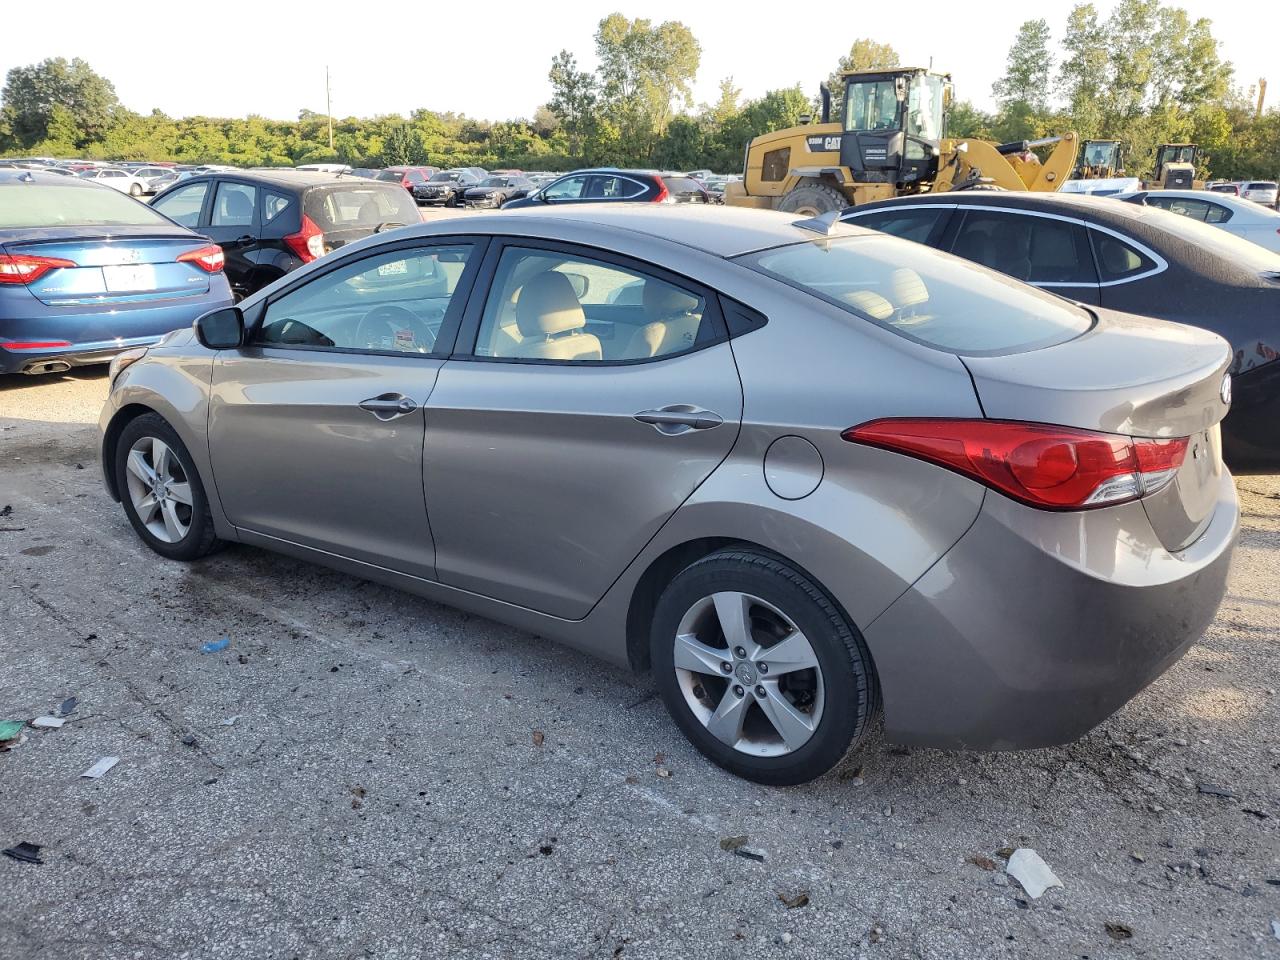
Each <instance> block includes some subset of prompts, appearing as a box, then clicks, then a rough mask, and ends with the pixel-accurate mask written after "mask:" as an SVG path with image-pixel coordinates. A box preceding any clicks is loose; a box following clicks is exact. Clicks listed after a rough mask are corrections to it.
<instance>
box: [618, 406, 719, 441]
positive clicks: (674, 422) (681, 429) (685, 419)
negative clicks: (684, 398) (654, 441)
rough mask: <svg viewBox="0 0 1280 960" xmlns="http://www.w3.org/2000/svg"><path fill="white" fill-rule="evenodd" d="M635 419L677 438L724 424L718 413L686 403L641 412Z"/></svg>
mask: <svg viewBox="0 0 1280 960" xmlns="http://www.w3.org/2000/svg"><path fill="white" fill-rule="evenodd" d="M635 418H636V419H637V420H639V421H640V422H641V423H648V424H652V425H653V426H654V428H655V429H656V430H657V431H658V432H659V433H663V434H666V435H667V436H677V435H678V434H681V433H688V432H689V431H690V430H710V429H711V428H712V427H718V426H720V424H722V423H724V418H723V417H721V416H720V415H719V414H718V413H712V412H711V411H710V410H703V409H701V408H700V407H694V406H691V405H690V404H687V403H673V404H671V405H670V406H666V407H659V408H658V409H657V410H641V411H640V412H639V413H637V414H636V415H635Z"/></svg>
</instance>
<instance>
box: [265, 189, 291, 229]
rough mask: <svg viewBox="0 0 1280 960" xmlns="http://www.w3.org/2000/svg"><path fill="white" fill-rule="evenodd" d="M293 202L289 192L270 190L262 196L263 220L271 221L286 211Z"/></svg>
mask: <svg viewBox="0 0 1280 960" xmlns="http://www.w3.org/2000/svg"><path fill="white" fill-rule="evenodd" d="M291 203H293V197H291V196H289V195H288V194H284V193H276V192H275V191H273V190H268V191H267V192H266V193H264V194H263V196H262V222H263V223H270V222H271V221H273V220H274V219H275V218H276V217H278V216H280V214H282V213H284V212H285V210H287V209H288V208H289V204H291Z"/></svg>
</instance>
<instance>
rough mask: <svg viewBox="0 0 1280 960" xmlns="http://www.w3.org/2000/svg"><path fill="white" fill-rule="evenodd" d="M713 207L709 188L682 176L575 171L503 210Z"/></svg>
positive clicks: (613, 170) (605, 169) (610, 170)
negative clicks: (660, 205) (672, 205)
mask: <svg viewBox="0 0 1280 960" xmlns="http://www.w3.org/2000/svg"><path fill="white" fill-rule="evenodd" d="M627 202H630V203H710V202H711V197H710V195H709V194H708V193H707V191H706V188H704V187H703V186H702V184H700V183H699V182H698V181H697V180H694V179H693V178H692V177H686V176H685V175H684V174H682V173H659V172H657V171H655V170H619V169H617V168H615V167H602V168H600V169H597V170H575V171H574V172H573V173H567V174H565V175H564V176H563V177H560V178H558V179H556V180H552V181H551V182H550V183H548V184H547V185H546V186H545V187H543V188H542V189H541V190H539V191H537V192H536V193H531V194H529V195H528V196H527V197H521V198H520V199H518V200H509V201H507V202H506V203H504V204H503V205H502V209H503V210H514V209H515V208H516V207H536V206H538V205H540V204H544V203H548V204H560V203H627Z"/></svg>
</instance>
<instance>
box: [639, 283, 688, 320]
mask: <svg viewBox="0 0 1280 960" xmlns="http://www.w3.org/2000/svg"><path fill="white" fill-rule="evenodd" d="M699 302H700V300H699V298H698V297H695V296H693V295H692V294H690V293H685V292H684V291H683V290H681V289H680V288H679V287H673V286H672V285H671V284H669V283H664V282H663V281H661V280H653V279H649V280H645V282H644V312H645V313H646V314H647V315H648V317H649V319H650V320H668V319H670V318H672V317H682V316H684V315H685V314H686V313H691V312H692V311H694V310H697V309H698V303H699Z"/></svg>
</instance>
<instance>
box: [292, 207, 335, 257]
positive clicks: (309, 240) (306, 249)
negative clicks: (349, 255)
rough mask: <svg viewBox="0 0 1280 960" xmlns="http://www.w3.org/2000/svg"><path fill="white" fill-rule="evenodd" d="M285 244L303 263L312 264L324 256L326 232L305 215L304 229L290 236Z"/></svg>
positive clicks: (303, 216) (303, 220)
mask: <svg viewBox="0 0 1280 960" xmlns="http://www.w3.org/2000/svg"><path fill="white" fill-rule="evenodd" d="M284 242H285V243H287V244H288V245H289V249H290V250H292V251H293V252H294V253H295V254H296V255H297V257H298V259H299V260H301V261H302V262H303V263H310V262H311V261H312V260H317V259H319V258H320V257H323V256H324V252H325V251H324V231H323V230H321V229H320V228H319V227H317V226H316V222H315V221H314V220H312V219H311V218H310V217H308V216H307V215H306V214H305V213H304V214H303V215H302V229H301V230H299V231H298V232H297V233H291V234H289V235H288V236H287V237H285V238H284Z"/></svg>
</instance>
